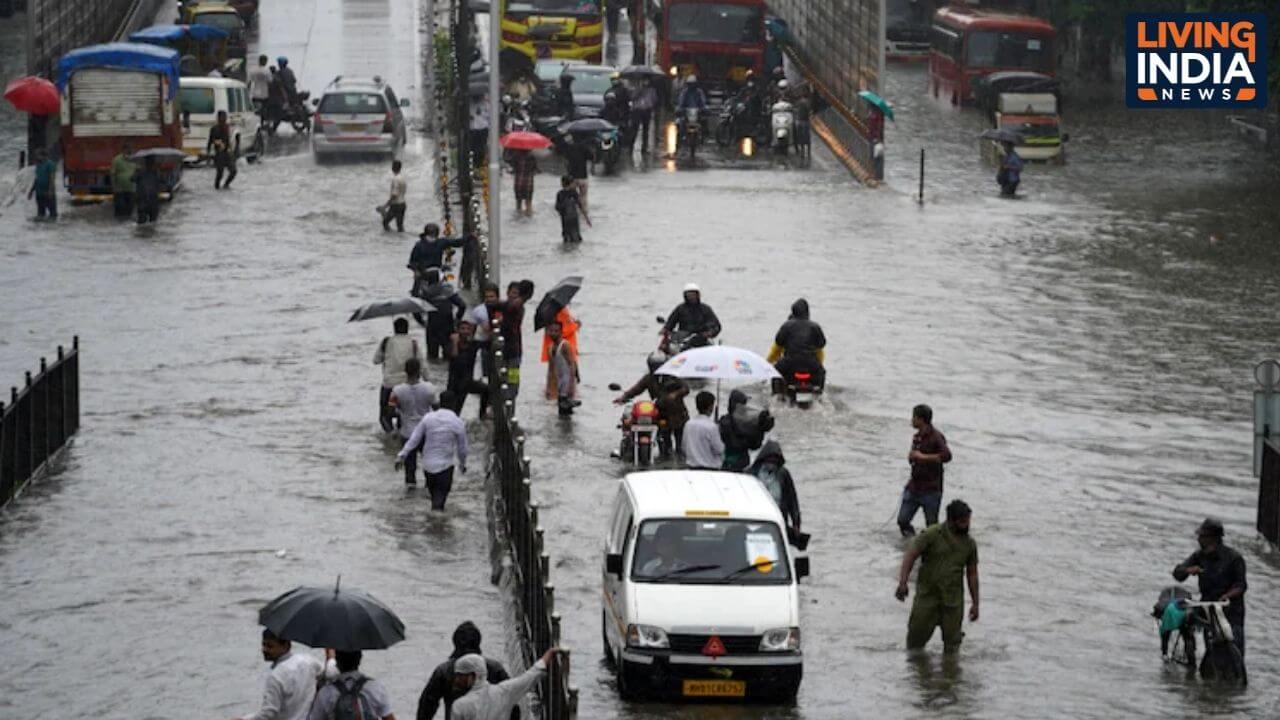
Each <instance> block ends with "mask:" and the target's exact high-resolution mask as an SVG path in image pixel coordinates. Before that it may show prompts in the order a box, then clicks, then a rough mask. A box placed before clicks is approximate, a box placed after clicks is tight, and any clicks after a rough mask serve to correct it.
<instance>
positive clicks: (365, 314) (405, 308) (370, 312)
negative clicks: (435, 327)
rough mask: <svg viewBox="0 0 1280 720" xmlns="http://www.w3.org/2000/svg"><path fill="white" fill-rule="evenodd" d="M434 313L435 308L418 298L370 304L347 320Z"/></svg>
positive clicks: (357, 309) (362, 307) (360, 308)
mask: <svg viewBox="0 0 1280 720" xmlns="http://www.w3.org/2000/svg"><path fill="white" fill-rule="evenodd" d="M434 311H435V308H434V307H432V306H430V305H428V304H427V303H425V302H423V301H421V300H419V299H418V298H404V299H403V300H388V301H386V302H376V303H369V304H368V305H364V306H361V307H359V308H356V311H355V312H353V313H351V317H350V318H347V322H355V321H357V320H372V319H374V318H380V317H388V316H391V315H412V314H413V313H429V312H434Z"/></svg>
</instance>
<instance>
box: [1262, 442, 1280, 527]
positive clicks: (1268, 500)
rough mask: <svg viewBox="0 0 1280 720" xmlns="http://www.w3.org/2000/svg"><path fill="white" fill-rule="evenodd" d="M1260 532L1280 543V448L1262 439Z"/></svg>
mask: <svg viewBox="0 0 1280 720" xmlns="http://www.w3.org/2000/svg"><path fill="white" fill-rule="evenodd" d="M1258 532H1260V533H1262V536H1263V537H1265V538H1266V539H1267V540H1270V541H1271V543H1272V544H1280V448H1277V447H1276V445H1275V444H1274V443H1273V442H1272V441H1271V440H1270V439H1267V440H1263V441H1262V472H1261V473H1260V475H1259V482H1258Z"/></svg>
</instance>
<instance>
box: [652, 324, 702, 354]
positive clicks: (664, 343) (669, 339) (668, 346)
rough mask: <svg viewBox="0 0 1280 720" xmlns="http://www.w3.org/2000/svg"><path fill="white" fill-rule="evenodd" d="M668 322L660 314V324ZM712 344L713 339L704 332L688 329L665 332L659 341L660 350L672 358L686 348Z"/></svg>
mask: <svg viewBox="0 0 1280 720" xmlns="http://www.w3.org/2000/svg"><path fill="white" fill-rule="evenodd" d="M666 323H667V319H666V318H664V317H662V316H661V315H659V316H658V324H659V325H665V324H666ZM710 344H711V341H710V340H708V339H707V336H706V335H703V334H702V333H695V332H688V331H687V330H672V331H671V332H669V333H666V334H664V335H663V337H662V339H661V340H659V341H658V352H660V353H662V354H663V355H666V356H667V359H668V360H670V359H671V358H673V357H675V356H677V355H679V354H680V353H682V352H684V351H685V350H692V349H693V348H700V347H706V346H708V345H710Z"/></svg>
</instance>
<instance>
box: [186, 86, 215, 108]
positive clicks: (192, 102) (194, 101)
mask: <svg viewBox="0 0 1280 720" xmlns="http://www.w3.org/2000/svg"><path fill="white" fill-rule="evenodd" d="M178 102H179V103H180V104H181V106H182V112H184V113H191V114H192V115H212V114H213V109H214V104H213V88H201V87H179V88H178Z"/></svg>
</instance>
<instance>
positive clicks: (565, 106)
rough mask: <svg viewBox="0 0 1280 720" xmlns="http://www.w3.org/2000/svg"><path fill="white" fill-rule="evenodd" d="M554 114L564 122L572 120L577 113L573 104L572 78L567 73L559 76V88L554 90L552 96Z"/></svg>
mask: <svg viewBox="0 0 1280 720" xmlns="http://www.w3.org/2000/svg"><path fill="white" fill-rule="evenodd" d="M554 100H555V108H556V113H557V114H559V115H560V117H562V118H564V119H565V120H572V119H574V117H575V115H576V113H577V107H578V106H577V105H575V104H574V102H573V76H572V75H570V74H569V73H561V74H560V87H558V88H556V89H555V94H554Z"/></svg>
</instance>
